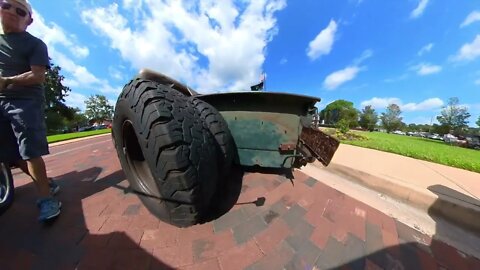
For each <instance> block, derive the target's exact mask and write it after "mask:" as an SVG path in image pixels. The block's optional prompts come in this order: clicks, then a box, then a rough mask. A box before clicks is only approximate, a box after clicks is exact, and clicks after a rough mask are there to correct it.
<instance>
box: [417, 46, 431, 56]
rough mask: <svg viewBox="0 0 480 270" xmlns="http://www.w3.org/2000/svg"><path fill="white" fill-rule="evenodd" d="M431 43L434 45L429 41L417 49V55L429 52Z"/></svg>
mask: <svg viewBox="0 0 480 270" xmlns="http://www.w3.org/2000/svg"><path fill="white" fill-rule="evenodd" d="M433 45H434V44H433V43H429V44H427V45H425V46H423V47H422V48H421V49H420V51H418V55H419V56H422V55H423V54H425V53H428V52H430V51H431V50H432V48H433Z"/></svg>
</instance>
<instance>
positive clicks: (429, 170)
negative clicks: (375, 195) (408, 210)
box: [313, 144, 480, 232]
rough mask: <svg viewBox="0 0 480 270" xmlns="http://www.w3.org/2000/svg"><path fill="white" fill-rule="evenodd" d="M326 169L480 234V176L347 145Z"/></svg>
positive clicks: (342, 145)
mask: <svg viewBox="0 0 480 270" xmlns="http://www.w3.org/2000/svg"><path fill="white" fill-rule="evenodd" d="M313 165H314V166H318V167H323V166H322V165H321V164H320V163H314V164H313ZM324 169H325V170H328V171H330V172H334V173H336V174H340V175H342V176H345V177H346V178H348V179H349V180H352V181H354V182H357V183H360V184H362V185H363V186H366V187H368V188H370V189H373V190H376V191H378V192H380V193H383V194H385V195H387V196H390V197H393V198H396V199H399V200H401V201H404V202H406V203H408V204H410V205H413V206H415V207H417V208H420V209H422V210H425V211H427V212H428V213H435V214H439V215H441V216H443V217H445V218H447V219H448V220H450V221H452V222H455V223H456V224H458V225H460V226H462V227H464V228H467V229H470V230H473V231H475V232H480V222H479V220H480V174H479V173H473V172H470V171H466V170H461V169H457V168H452V167H448V166H444V165H440V164H435V163H432V162H427V161H422V160H417V159H413V158H409V157H404V156H400V155H396V154H391V153H387V152H382V151H377V150H372V149H366V148H361V147H356V146H350V145H345V144H341V145H340V147H339V149H338V151H337V152H336V153H335V156H334V158H333V160H332V162H331V163H330V165H329V166H328V167H326V168H324Z"/></svg>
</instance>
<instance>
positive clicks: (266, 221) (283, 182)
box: [0, 136, 480, 270]
mask: <svg viewBox="0 0 480 270" xmlns="http://www.w3.org/2000/svg"><path fill="white" fill-rule="evenodd" d="M51 152H52V153H51V155H49V156H48V157H46V162H47V167H48V170H49V174H50V176H53V177H55V178H56V179H58V181H59V183H60V185H61V187H62V190H61V193H60V194H59V195H58V196H59V198H60V199H61V200H62V202H63V211H62V214H61V216H60V217H59V218H58V219H57V220H56V221H55V222H54V223H53V224H48V225H42V224H39V223H38V222H36V218H37V215H38V213H37V211H38V210H37V209H36V207H35V204H34V202H35V194H36V193H35V189H34V186H33V184H31V183H30V182H29V181H28V179H27V178H26V177H25V176H24V175H23V174H21V173H19V172H18V171H15V172H14V173H15V178H16V185H17V187H16V198H15V203H14V205H13V206H12V208H11V209H9V211H7V212H6V213H5V214H4V215H3V216H1V217H0V239H2V240H1V241H0V269H2V270H3V269H178V268H180V269H209V270H213V269H332V268H338V269H480V262H479V261H478V260H477V259H475V258H472V257H469V256H467V255H465V254H462V253H460V252H458V251H457V250H456V249H455V248H453V247H451V246H448V245H446V244H444V243H442V242H440V241H438V240H437V239H436V238H435V236H433V237H428V236H426V235H423V234H421V233H419V232H418V231H416V230H413V229H411V228H410V227H408V226H406V225H404V224H403V223H401V222H398V221H396V220H394V219H393V218H391V217H389V216H386V215H384V214H382V212H380V211H378V210H377V209H374V208H372V207H371V206H369V205H366V204H364V203H362V202H360V201H357V200H355V199H353V198H351V197H349V196H347V195H345V194H343V193H341V192H339V191H337V190H335V189H333V188H331V187H329V186H326V185H324V184H322V183H320V182H318V181H317V180H316V179H314V178H311V177H308V176H307V175H305V174H303V173H301V172H295V173H294V175H293V176H294V179H292V180H290V179H288V178H287V177H284V176H279V175H276V174H270V173H268V172H265V173H262V174H260V173H255V172H241V171H235V172H234V173H232V178H233V179H234V181H235V183H236V184H235V185H232V186H231V187H230V188H229V190H227V191H225V194H228V195H229V196H228V197H227V199H226V200H225V201H224V203H223V205H222V207H223V210H226V209H228V210H229V211H228V212H227V213H224V214H223V215H222V212H218V213H216V214H217V216H212V221H210V222H207V223H205V224H202V225H197V226H193V227H190V228H185V229H179V228H175V227H172V226H170V225H167V224H165V223H162V222H160V221H158V220H157V219H156V218H155V217H153V216H152V215H150V214H149V213H148V211H147V210H146V209H145V208H144V207H143V205H142V204H141V203H140V201H139V199H138V198H137V197H136V196H135V195H132V194H129V193H128V192H127V193H126V192H125V191H126V187H127V186H128V185H127V183H126V180H125V176H124V174H123V172H122V171H121V169H120V166H119V163H118V159H117V157H116V153H115V151H114V149H113V145H112V142H111V140H110V137H108V136H107V137H99V138H95V139H90V140H86V141H82V142H76V143H71V144H66V145H62V146H56V147H54V148H52V149H51ZM258 198H264V199H265V201H264V203H261V201H262V200H258ZM254 202H257V204H255V203H254ZM257 205H258V206H257ZM220 210H222V209H220ZM218 216H219V217H218Z"/></svg>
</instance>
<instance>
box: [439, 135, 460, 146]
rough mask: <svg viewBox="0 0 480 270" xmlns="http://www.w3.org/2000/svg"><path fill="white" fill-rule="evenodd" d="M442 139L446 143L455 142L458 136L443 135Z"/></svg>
mask: <svg viewBox="0 0 480 270" xmlns="http://www.w3.org/2000/svg"><path fill="white" fill-rule="evenodd" d="M443 141H444V142H445V143H448V144H452V143H456V142H457V141H458V138H457V137H456V136H454V135H452V134H445V135H443Z"/></svg>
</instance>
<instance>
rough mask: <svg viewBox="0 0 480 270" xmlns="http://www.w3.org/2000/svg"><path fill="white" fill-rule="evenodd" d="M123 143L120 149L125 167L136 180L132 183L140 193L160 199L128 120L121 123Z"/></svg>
mask: <svg viewBox="0 0 480 270" xmlns="http://www.w3.org/2000/svg"><path fill="white" fill-rule="evenodd" d="M122 133H123V142H122V148H123V153H124V155H125V159H126V161H127V166H128V167H129V170H130V172H131V173H132V175H133V177H134V178H135V179H136V180H138V181H134V182H135V184H137V185H138V188H140V189H141V190H139V191H141V192H144V193H147V194H148V195H153V196H156V197H157V198H159V197H160V193H159V192H158V186H157V184H156V182H155V179H154V178H153V175H152V173H151V171H150V167H149V166H148V163H147V161H146V159H145V157H144V155H143V152H142V149H141V147H140V144H139V142H138V137H137V135H136V134H135V130H134V128H133V124H132V122H131V121H130V120H127V121H125V122H123V125H122Z"/></svg>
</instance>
